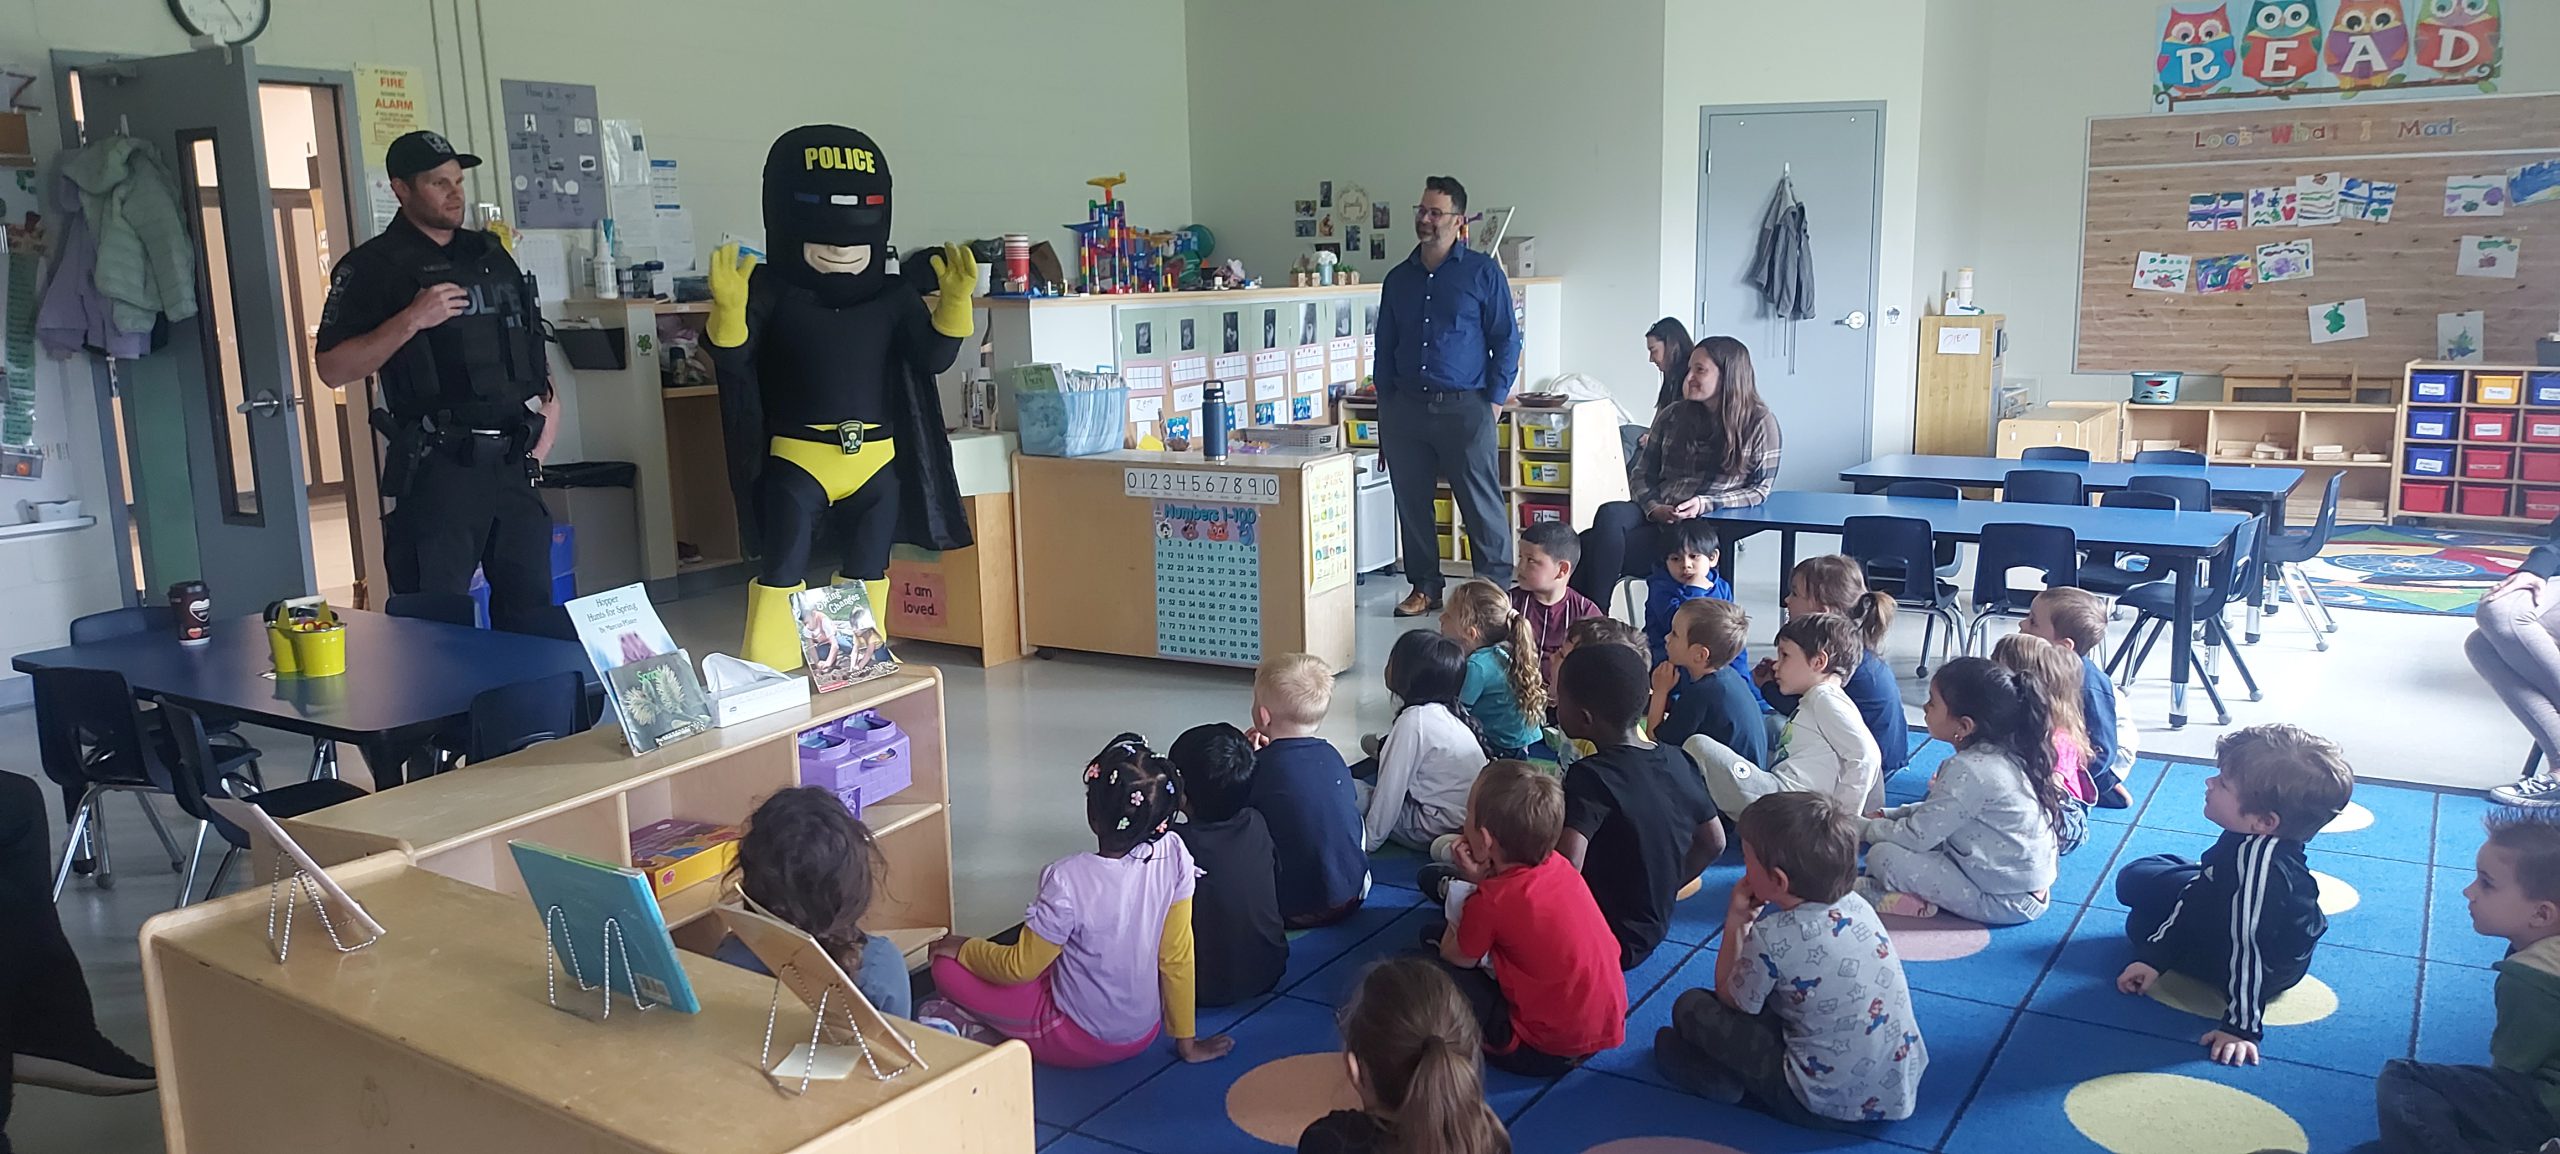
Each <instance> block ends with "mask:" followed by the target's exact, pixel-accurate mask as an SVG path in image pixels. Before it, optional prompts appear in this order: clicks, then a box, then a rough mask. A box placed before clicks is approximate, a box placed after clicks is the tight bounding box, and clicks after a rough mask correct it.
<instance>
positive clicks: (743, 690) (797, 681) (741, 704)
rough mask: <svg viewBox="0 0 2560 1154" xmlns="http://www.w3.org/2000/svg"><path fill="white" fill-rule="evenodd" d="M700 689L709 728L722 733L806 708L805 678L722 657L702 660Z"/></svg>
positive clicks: (733, 658)
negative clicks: (706, 705)
mask: <svg viewBox="0 0 2560 1154" xmlns="http://www.w3.org/2000/svg"><path fill="white" fill-rule="evenodd" d="M702 689H703V697H704V698H705V700H706V701H707V702H708V703H709V704H710V706H711V724H712V725H713V726H715V727H717V728H722V729H726V728H728V727H729V726H732V725H736V724H738V723H739V722H741V721H753V720H755V719H756V718H759V717H763V716H765V715H766V714H771V713H780V712H782V711H783V710H786V709H789V708H791V707H792V706H795V705H807V704H809V679H808V678H806V677H799V676H795V675H792V674H788V673H783V672H780V671H778V670H775V669H773V668H772V667H770V666H764V665H758V664H756V663H755V662H752V661H743V660H740V659H738V658H735V657H731V656H729V655H728V654H726V653H714V654H711V655H710V656H708V657H705V658H703V659H702Z"/></svg>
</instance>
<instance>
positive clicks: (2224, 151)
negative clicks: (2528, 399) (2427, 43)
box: [2075, 95, 2560, 378]
mask: <svg viewBox="0 0 2560 1154" xmlns="http://www.w3.org/2000/svg"><path fill="white" fill-rule="evenodd" d="M2088 149H2089V152H2088V157H2089V172H2088V185H2087V190H2086V192H2085V194H2084V199H2083V204H2082V230H2083V237H2082V249H2081V257H2080V276H2081V284H2080V318H2079V322H2080V323H2079V339H2078V343H2077V356H2076V363H2075V368H2076V371H2079V372H2084V373H2104V372H2134V371H2141V370H2155V369H2179V370H2185V371H2188V372H2208V373H2210V372H2219V371H2220V370H2221V369H2222V367H2223V366H2225V365H2229V364H2234V363H2260V362H2292V361H2308V360H2318V361H2322V362H2338V363H2347V364H2352V365H2354V366H2355V368H2356V370H2357V371H2358V372H2360V373H2363V374H2367V375H2370V376H2374V377H2381V378H2389V377H2394V376H2397V375H2398V373H2399V371H2400V367H2401V366H2402V365H2404V364H2406V363H2408V362H2409V361H2410V360H2413V359H2420V360H2433V359H2435V356H2436V316H2437V314H2439V313H2458V312H2469V311H2473V310H2479V311H2482V312H2485V313H2486V314H2487V318H2486V320H2487V336H2488V341H2487V355H2488V361H2489V362H2490V363H2492V364H2496V363H2501V362H2505V363H2529V362H2531V361H2532V359H2533V341H2534V338H2535V337H2537V336H2540V335H2542V334H2544V333H2547V332H2550V331H2551V330H2552V327H2553V326H2554V324H2555V323H2560V202H2554V203H2545V204H2537V205H2527V206H2524V207H2521V208H2517V207H2512V206H2510V207H2509V208H2508V209H2507V211H2506V214H2505V215H2504V216H2495V217H2487V216H2471V217H2448V216H2446V215H2445V211H2444V194H2445V181H2446V179H2447V178H2448V177H2453V176H2467V175H2475V174H2485V173H2492V172H2495V173H2504V172H2506V171H2507V170H2508V169H2511V168H2514V167H2516V166H2519V165H2523V164H2528V163H2532V162H2535V161H2540V160H2548V159H2554V158H2560V95H2524V96H2493V97H2474V98H2469V99H2453V100H2410V101H2358V102H2355V103H2351V104H2341V105H2327V106H2313V107H2302V108H2279V109H2268V110H2260V111H2251V112H2226V113H2214V114H2203V115H2196V114H2189V115H2168V116H2134V117H2113V118H2101V119H2093V120H2091V121H2090V122H2089V144H2088ZM2331 172H2335V173H2342V174H2344V175H2345V176H2348V177H2352V178H2356V179H2360V180H2370V181H2378V182H2380V181H2387V182H2391V183H2395V184H2397V185H2398V186H2399V193H2398V203H2397V204H2396V206H2395V208H2394V211H2393V213H2392V216H2391V219H2390V220H2389V221H2388V222H2385V223H2371V222H2366V221H2360V220H2355V219H2344V220H2341V221H2340V222H2339V223H2337V224H2332V225H2325V226H2317V227H2301V226H2285V227H2273V228H2242V229H2240V230H2238V231H2220V232H2190V231H2188V229H2187V198H2188V197H2189V196H2191V195H2194V194H2199V193H2221V192H2240V193H2244V194H2245V193H2246V192H2248V191H2249V190H2250V189H2253V188H2260V187H2267V186H2276V185H2282V186H2288V187H2290V186H2291V185H2292V184H2293V183H2294V180H2295V178H2296V177H2302V176H2312V175H2317V174H2321V173H2331ZM2465 235H2479V236H2501V237H2512V238H2515V239H2517V240H2519V241H2521V242H2522V243H2523V260H2522V267H2521V272H2520V275H2518V276H2517V277H2516V279H2513V280H2500V279H2490V278H2481V277H2464V276H2457V275H2455V273H2454V267H2455V263H2456V262H2455V256H2456V250H2457V249H2458V248H2459V247H2460V244H2461V240H2462V238H2463V237H2464V236H2465ZM2294 240H2308V241H2310V242H2312V248H2313V267H2314V275H2313V276H2311V277H2310V278H2308V279H2302V280H2292V281H2284V282H2280V283H2276V284H2261V285H2258V286H2256V287H2254V288H2251V289H2249V290H2248V291H2246V292H2236V293H2227V294H2213V295H2202V294H2198V293H2196V292H2194V291H2192V290H2190V291H2188V292H2186V293H2183V294H2170V293H2160V292H2146V291H2142V290H2139V289H2136V288H2134V287H2133V279H2134V264H2135V261H2136V259H2137V258H2138V257H2139V255H2140V254H2141V253H2143V252H2146V251H2148V252H2159V253H2172V254H2186V255H2190V256H2195V257H2205V256H2217V255H2230V254H2237V253H2242V252H2254V251H2255V249H2256V248H2257V246H2259V245H2262V244H2270V243H2275V242H2279V241H2294ZM2356 299H2361V300H2363V301H2365V302H2366V315H2367V318H2368V326H2369V329H2370V332H2371V335H2370V336H2368V337H2366V338H2365V339H2362V340H2352V341H2340V342H2333V343H2329V344H2322V345H2316V346H2315V345H2313V344H2312V343H2311V335H2310V321H2309V316H2308V311H2307V310H2308V309H2309V307H2310V306H2312V305H2314V304H2325V303H2329V302H2334V301H2346V300H2356Z"/></svg>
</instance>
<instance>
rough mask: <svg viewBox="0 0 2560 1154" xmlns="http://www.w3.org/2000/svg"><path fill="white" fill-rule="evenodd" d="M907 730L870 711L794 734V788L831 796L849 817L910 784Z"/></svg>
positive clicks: (912, 776) (911, 772)
mask: <svg viewBox="0 0 2560 1154" xmlns="http://www.w3.org/2000/svg"><path fill="white" fill-rule="evenodd" d="M907 748H908V747H907V731H905V730H903V729H900V728H898V723H897V722H894V721H891V720H889V719H887V718H885V717H882V716H880V715H879V714H878V713H876V712H873V711H871V710H867V709H866V710H864V711H862V712H860V713H857V714H854V715H852V716H850V717H844V718H839V719H837V720H835V721H830V722H828V723H826V724H824V725H821V726H818V727H817V728H815V729H810V730H807V731H804V732H803V733H801V734H800V784H802V785H814V786H817V787H818V788H820V789H823V790H826V791H828V792H830V793H833V794H835V795H836V797H837V799H838V800H841V801H842V802H844V807H845V808H846V809H849V810H852V811H853V816H855V817H861V816H862V811H863V810H865V809H868V808H870V807H871V806H875V805H878V804H880V803H881V802H882V801H884V800H886V799H888V798H889V797H891V796H893V795H895V794H896V793H897V792H898V791H900V790H902V789H905V788H907V786H909V785H911V784H913V783H914V781H915V766H914V763H913V762H911V761H910V760H909V759H908V756H907Z"/></svg>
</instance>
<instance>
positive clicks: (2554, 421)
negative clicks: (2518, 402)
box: [2521, 413, 2560, 445]
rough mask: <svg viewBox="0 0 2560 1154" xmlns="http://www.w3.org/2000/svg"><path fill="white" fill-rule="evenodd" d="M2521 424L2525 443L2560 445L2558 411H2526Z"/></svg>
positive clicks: (2559, 417) (2559, 416) (2559, 418)
mask: <svg viewBox="0 0 2560 1154" xmlns="http://www.w3.org/2000/svg"><path fill="white" fill-rule="evenodd" d="M2521 424H2522V425H2523V427H2524V439H2525V443H2526V444H2529V445H2560V413H2526V414H2525V415H2524V420H2523V421H2522V422H2521Z"/></svg>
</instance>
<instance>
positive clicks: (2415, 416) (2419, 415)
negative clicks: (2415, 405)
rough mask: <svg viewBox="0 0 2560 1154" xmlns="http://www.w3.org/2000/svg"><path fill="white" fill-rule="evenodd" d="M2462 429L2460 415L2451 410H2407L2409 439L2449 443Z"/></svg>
mask: <svg viewBox="0 0 2560 1154" xmlns="http://www.w3.org/2000/svg"><path fill="white" fill-rule="evenodd" d="M2461 428H2462V414H2461V413H2458V412H2456V411H2454V410H2452V409H2411V410H2409V439H2410V440H2412V441H2450V440H2452V439H2453V438H2454V436H2455V435H2456V431H2457V430H2459V429H2461Z"/></svg>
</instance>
